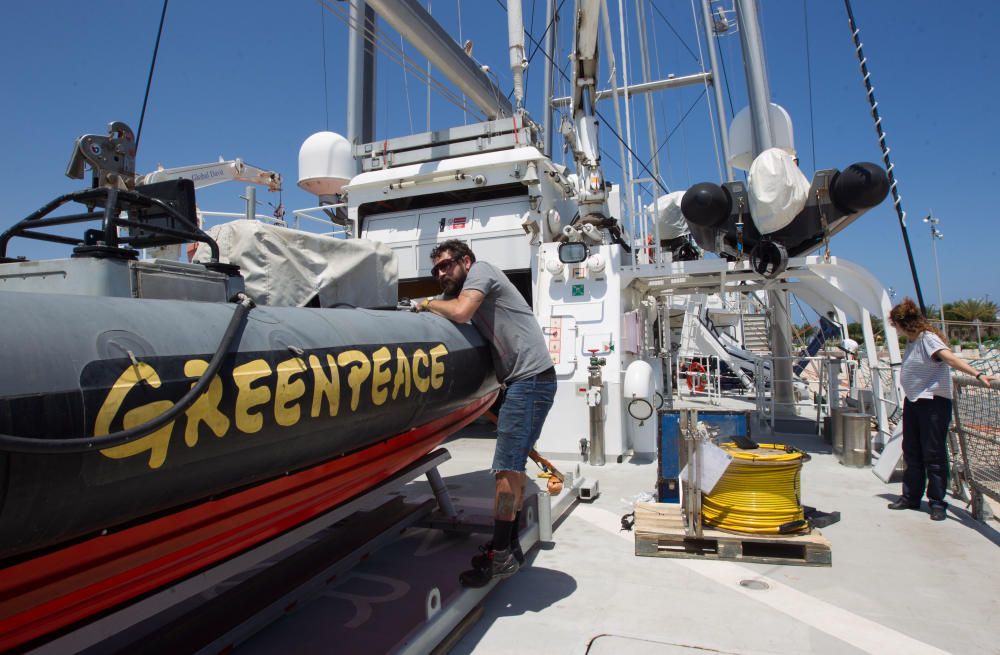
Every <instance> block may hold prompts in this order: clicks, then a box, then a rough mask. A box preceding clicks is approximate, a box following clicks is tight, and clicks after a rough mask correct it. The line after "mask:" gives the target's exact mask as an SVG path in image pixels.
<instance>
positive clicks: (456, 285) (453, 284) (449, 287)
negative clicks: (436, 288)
mask: <svg viewBox="0 0 1000 655" xmlns="http://www.w3.org/2000/svg"><path fill="white" fill-rule="evenodd" d="M440 283H441V290H442V291H443V292H444V295H446V296H448V297H454V296H457V295H458V294H459V293H461V292H462V287H463V286H464V285H465V275H463V276H462V279H460V280H453V279H451V278H446V277H443V278H441V280H440Z"/></svg>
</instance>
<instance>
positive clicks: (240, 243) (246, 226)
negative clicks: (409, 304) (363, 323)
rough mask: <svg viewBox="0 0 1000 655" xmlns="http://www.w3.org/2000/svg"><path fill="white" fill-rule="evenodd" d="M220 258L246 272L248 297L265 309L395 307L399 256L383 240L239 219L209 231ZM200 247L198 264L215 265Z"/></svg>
mask: <svg viewBox="0 0 1000 655" xmlns="http://www.w3.org/2000/svg"><path fill="white" fill-rule="evenodd" d="M208 234H209V235H210V236H211V237H212V238H213V239H215V240H216V242H217V243H218V244H219V259H220V260H222V261H223V262H225V263H229V264H236V265H238V266H239V267H240V270H241V271H242V273H243V277H244V278H245V280H246V291H247V294H248V295H249V296H250V297H251V298H253V300H254V302H256V303H258V304H261V305H271V306H276V307H277V306H285V307H301V306H304V305H306V304H308V303H309V302H310V301H311V300H312V299H313V298H314V297H316V296H318V297H319V304H320V306H322V307H329V306H330V305H333V304H335V303H347V304H349V305H354V306H355V307H378V306H386V305H395V304H396V301H397V293H398V291H397V286H398V281H399V278H398V267H397V264H396V255H395V254H394V253H393V252H392V251H391V250H390V249H389V248H388V247H386V246H385V245H384V244H382V243H381V242H379V241H369V240H367V239H335V238H333V237H328V236H323V235H319V234H311V233H309V232H302V231H300V230H292V229H289V228H286V227H277V226H274V225H267V224H265V223H260V222H258V221H248V220H238V221H233V222H230V223H223V224H222V225H217V226H215V227H213V228H211V229H209V230H208ZM209 256H210V251H209V249H208V246H206V245H205V244H200V245H199V246H198V250H197V252H196V253H195V256H194V261H196V262H206V261H208V260H209Z"/></svg>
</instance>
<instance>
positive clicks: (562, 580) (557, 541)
mask: <svg viewBox="0 0 1000 655" xmlns="http://www.w3.org/2000/svg"><path fill="white" fill-rule="evenodd" d="M757 438H759V439H764V440H766V435H760V434H759V435H757ZM778 440H779V441H780V442H784V443H790V444H792V445H794V446H796V447H799V448H802V449H803V450H806V451H807V452H809V453H810V454H811V455H812V459H811V461H810V462H808V463H806V464H805V465H804V468H803V472H802V502H803V504H806V505H810V506H813V507H816V508H817V509H819V510H822V511H825V512H833V511H839V512H840V513H841V517H842V518H841V520H840V521H839V522H838V523H835V524H833V525H831V526H829V527H827V528H824V529H823V531H822V532H823V535H824V536H825V537H826V538H827V539H828V540H829V541H830V544H831V547H832V566H829V567H808V566H789V565H782V564H776V563H775V564H753V563H742V562H733V561H706V560H697V559H673V558H659V557H637V556H636V555H635V543H634V536H633V533H631V532H623V531H621V529H620V527H621V520H620V519H621V516H622V515H623V514H625V513H627V512H629V511H630V502H631V499H633V498H634V497H635V496H636V495H637V494H640V493H641V492H652V491H653V489H654V486H655V482H656V475H657V473H656V471H657V466H656V462H655V461H637V460H635V459H633V460H631V461H625V462H623V463H615V462H614V461H613V460H609V463H608V464H607V465H606V466H603V467H589V466H586V465H581V471H582V473H583V474H584V476H585V477H586V478H587V479H591V480H592V479H597V480H599V485H600V492H601V493H600V496H599V497H598V498H597V499H596V500H594V501H593V502H591V503H582V502H580V503H577V505H576V506H575V507H573V509H572V510H571V511H570V512H569V513H568V514H567V515H565V517H564V518H563V520H561V521H560V522H559V523H558V524H557V526H556V529H555V532H554V535H553V541H554V543H552V544H543V545H541V546H540V547H536V548H534V549H532V550H531V551H530V552H529V553H528V559H527V564H526V566H524V567H523V568H522V570H521V571H519V572H518V573H517V574H516V575H514V576H513V577H511V578H509V579H507V580H504V581H502V582H500V583H499V584H498V585H497V586H496V587H495V588H494V589H493V591H492V592H491V593H490V594H489V595H488V596H487V597H486V599H485V601H484V602H483V603H482V605H481V613H479V612H477V613H476V615H477V616H478V619H477V620H475V621H470V622H469V623H468V624H467V625H466V626H465V628H464V630H463V632H462V634H461V635H455V636H454V639H453V641H452V642H451V643H450V647H451V651H450V652H452V653H476V654H477V655H484V654H485V655H489V654H492V653H507V652H511V650H512V648H514V649H515V650H517V651H520V652H538V653H543V652H544V653H547V654H550V655H554V654H559V653H566V654H576V653H593V654H606V653H621V652H629V653H635V654H639V655H642V654H653V653H656V654H658V655H659V654H667V653H669V654H675V653H676V654H680V653H692V654H693V653H803V652H809V653H831V654H833V653H837V654H843V653H897V652H898V653H904V652H905V653H908V654H916V653H941V652H951V653H997V652H1000V651H998V650H997V649H998V645H997V644H998V642H997V627H996V616H997V610H998V607H1000V591H998V590H1000V565H998V564H1000V548H998V547H1000V532H998V528H1000V523H998V522H996V520H991V521H989V522H987V523H981V522H978V521H975V520H974V519H973V518H972V517H971V515H970V514H969V513H968V512H967V511H965V509H964V507H963V506H962V504H961V503H960V502H958V501H954V500H952V501H951V502H952V504H951V506H950V508H949V512H948V520H946V521H944V522H941V523H938V522H934V521H931V520H929V514H928V511H927V506H926V504H925V505H924V507H923V508H922V511H901V512H890V511H889V510H887V509H886V503H887V502H888V501H889V500H891V499H893V498H894V497H895V494H897V493H898V491H899V485H898V484H894V485H885V484H883V483H882V482H881V481H880V480H878V479H877V478H876V477H875V476H874V475H873V474H872V473H871V470H870V469H856V468H847V467H844V466H841V465H840V464H838V462H837V460H836V459H835V458H834V456H833V454H832V453H831V451H830V448H829V446H827V445H826V444H824V443H823V442H822V440H820V439H819V438H818V437H816V436H811V435H807V436H788V435H782V436H781V437H780V439H778ZM446 447H447V448H448V450H449V451H450V452H451V455H452V458H451V460H449V461H448V462H445V463H444V464H443V465H442V466H441V469H440V470H441V473H442V475H443V476H444V478H445V482H446V483H447V485H448V487H449V489H450V490H451V494H452V496H453V498H454V499H455V501H456V504H458V505H459V506H460V507H462V508H465V509H466V510H467V511H470V512H479V513H483V514H488V512H489V508H490V506H491V502H492V500H491V493H492V480H491V476H490V475H489V471H488V469H487V467H488V466H489V462H490V460H491V457H492V449H493V439H492V427H491V426H490V425H488V424H485V423H482V422H477V423H476V424H473V425H472V426H469V427H468V428H466V429H465V430H464V431H462V432H461V433H459V435H457V436H456V437H454V438H453V439H451V440H450V441H449V442H448V443H447V444H446ZM554 463H555V464H556V466H559V467H560V468H561V469H562V470H573V468H574V467H575V466H576V465H577V462H559V461H556V462H554ZM529 466H532V465H531V464H530V463H529ZM484 469H485V470H484ZM405 494H406V495H407V497H410V498H413V499H421V498H427V497H429V489H428V487H427V484H426V483H425V482H419V481H418V482H414V483H411V484H410V485H409V486H408V487H407V488H406V490H405ZM480 541H482V539H477V538H476V537H465V538H461V537H460V538H455V537H448V536H445V535H444V534H443V533H441V532H440V531H438V530H430V529H426V528H411V529H409V530H407V531H406V532H405V533H404V534H403V535H402V536H401V538H400V539H399V540H398V541H397V542H396V543H395V544H393V545H391V546H388V547H385V548H383V549H381V550H379V551H378V552H376V553H373V554H372V555H371V556H370V557H369V558H368V559H366V561H364V562H363V563H362V564H361V565H360V566H358V567H356V568H355V569H354V570H353V571H352V573H351V574H349V575H347V576H346V577H344V578H343V579H342V580H340V581H339V582H335V583H333V584H331V585H329V586H328V587H327V588H326V590H325V591H324V592H323V593H322V594H321V595H320V596H319V597H317V598H315V599H314V600H312V601H311V602H309V603H307V604H305V605H304V606H300V607H297V608H295V609H294V610H293V611H290V612H288V613H287V614H286V615H285V616H284V617H283V618H282V619H280V620H279V621H278V622H276V623H273V624H271V625H270V626H268V627H267V628H265V629H264V630H262V631H261V632H259V633H257V634H256V635H255V636H253V637H252V638H250V639H249V640H248V641H246V642H244V643H243V644H242V645H241V646H240V647H239V648H238V649H237V650H238V651H239V652H240V653H242V654H264V653H274V652H283V653H317V652H329V651H331V650H337V651H338V652H386V651H391V650H394V649H395V648H397V647H398V646H399V644H400V643H403V642H402V640H404V639H405V632H406V630H405V629H404V628H402V627H400V626H402V625H403V624H404V623H405V622H404V621H402V620H401V614H402V613H404V612H405V611H409V612H410V613H417V614H419V613H420V612H421V611H423V604H424V601H423V598H424V594H425V593H426V588H427V587H428V585H438V586H439V587H440V588H441V589H442V593H443V595H444V596H445V597H447V595H448V592H447V589H449V588H454V587H455V580H454V577H455V576H456V574H457V571H460V570H461V569H462V568H464V566H463V564H464V562H466V561H467V559H466V558H467V557H469V556H470V555H472V554H474V552H475V550H476V549H475V545H476V544H477V543H479V542H480ZM407 599H409V601H410V602H409V605H408V607H409V609H408V610H404V609H400V608H401V607H402V606H404V605H406V602H407ZM417 620H419V617H417ZM394 630H396V633H395V634H394V633H393V631H394Z"/></svg>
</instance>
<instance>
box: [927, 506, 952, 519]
mask: <svg viewBox="0 0 1000 655" xmlns="http://www.w3.org/2000/svg"><path fill="white" fill-rule="evenodd" d="M947 517H948V510H947V509H946V508H944V507H932V508H931V520H932V521H943V520H945V519H946V518H947Z"/></svg>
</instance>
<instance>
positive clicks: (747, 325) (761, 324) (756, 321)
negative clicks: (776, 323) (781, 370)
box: [743, 314, 771, 357]
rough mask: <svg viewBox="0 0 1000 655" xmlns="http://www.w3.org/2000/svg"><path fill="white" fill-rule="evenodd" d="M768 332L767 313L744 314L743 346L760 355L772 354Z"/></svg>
mask: <svg viewBox="0 0 1000 655" xmlns="http://www.w3.org/2000/svg"><path fill="white" fill-rule="evenodd" d="M768 333H769V326H768V321H767V315H765V314H746V315H744V316H743V348H745V349H746V350H749V351H750V352H752V353H753V354H755V355H758V356H760V357H767V356H768V355H770V354H771V344H770V342H769V341H768Z"/></svg>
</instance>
